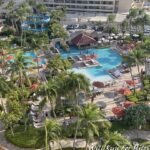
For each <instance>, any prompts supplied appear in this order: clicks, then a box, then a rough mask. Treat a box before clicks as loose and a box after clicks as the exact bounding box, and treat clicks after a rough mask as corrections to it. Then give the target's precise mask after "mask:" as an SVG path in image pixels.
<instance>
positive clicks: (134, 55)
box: [126, 49, 145, 75]
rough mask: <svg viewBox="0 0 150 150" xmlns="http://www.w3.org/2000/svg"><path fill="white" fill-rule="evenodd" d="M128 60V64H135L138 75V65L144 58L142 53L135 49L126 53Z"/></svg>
mask: <svg viewBox="0 0 150 150" xmlns="http://www.w3.org/2000/svg"><path fill="white" fill-rule="evenodd" d="M126 58H127V59H128V60H130V63H131V61H132V64H135V65H136V66H137V70H138V73H139V75H140V64H142V63H143V60H144V58H145V55H144V51H143V50H139V49H135V50H133V51H131V52H129V53H128V56H126Z"/></svg>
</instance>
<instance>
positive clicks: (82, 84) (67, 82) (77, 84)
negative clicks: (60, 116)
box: [64, 72, 90, 105]
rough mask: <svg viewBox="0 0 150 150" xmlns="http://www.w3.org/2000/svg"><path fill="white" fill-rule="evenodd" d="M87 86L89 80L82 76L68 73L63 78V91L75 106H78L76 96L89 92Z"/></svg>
mask: <svg viewBox="0 0 150 150" xmlns="http://www.w3.org/2000/svg"><path fill="white" fill-rule="evenodd" d="M89 86H90V82H89V79H88V78H86V77H85V76H84V75H82V74H75V73H74V72H69V73H67V74H66V75H65V77H64V89H65V90H66V91H67V93H68V96H69V97H70V96H71V97H70V98H72V99H73V100H75V102H76V104H77V105H78V104H79V101H78V98H77V94H78V93H79V92H81V91H85V92H87V91H89Z"/></svg>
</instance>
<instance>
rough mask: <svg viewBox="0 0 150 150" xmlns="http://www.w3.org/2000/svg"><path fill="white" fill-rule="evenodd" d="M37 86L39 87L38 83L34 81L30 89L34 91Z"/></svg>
mask: <svg viewBox="0 0 150 150" xmlns="http://www.w3.org/2000/svg"><path fill="white" fill-rule="evenodd" d="M38 87H39V85H38V84H36V83H34V84H32V85H31V87H30V89H31V90H32V91H35V90H36V89H37V88H38Z"/></svg>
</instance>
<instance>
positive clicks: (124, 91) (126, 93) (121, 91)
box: [118, 88, 132, 96]
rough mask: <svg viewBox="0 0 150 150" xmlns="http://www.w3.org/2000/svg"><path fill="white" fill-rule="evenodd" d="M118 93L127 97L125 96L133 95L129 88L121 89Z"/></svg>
mask: <svg viewBox="0 0 150 150" xmlns="http://www.w3.org/2000/svg"><path fill="white" fill-rule="evenodd" d="M118 92H119V93H120V94H123V95H125V96H127V95H131V94H132V92H131V90H130V89H128V88H121V89H120V90H119V91H118Z"/></svg>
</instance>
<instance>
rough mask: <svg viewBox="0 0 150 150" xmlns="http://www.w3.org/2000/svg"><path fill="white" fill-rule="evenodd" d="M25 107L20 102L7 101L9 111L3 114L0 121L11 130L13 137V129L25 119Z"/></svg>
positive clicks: (0, 115)
mask: <svg viewBox="0 0 150 150" xmlns="http://www.w3.org/2000/svg"><path fill="white" fill-rule="evenodd" d="M25 110H26V109H25V107H24V105H23V104H22V103H20V102H19V101H16V100H13V101H9V100H8V101H7V110H6V111H5V110H4V111H3V112H1V114H0V119H1V120H2V122H3V123H4V124H5V127H6V128H10V129H11V132H12V135H13V136H14V131H13V127H14V125H15V124H17V123H18V121H19V120H20V119H21V118H22V117H23V115H24V111H25Z"/></svg>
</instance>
